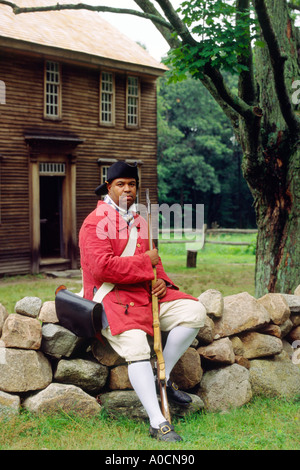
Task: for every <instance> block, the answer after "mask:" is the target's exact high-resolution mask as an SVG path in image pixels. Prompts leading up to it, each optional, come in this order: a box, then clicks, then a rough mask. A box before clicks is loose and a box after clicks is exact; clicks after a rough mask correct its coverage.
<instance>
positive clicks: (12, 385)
mask: <svg viewBox="0 0 300 470" xmlns="http://www.w3.org/2000/svg"><path fill="white" fill-rule="evenodd" d="M51 381H52V368H51V365H50V362H49V361H48V359H47V358H46V357H45V356H44V354H43V353H42V352H41V351H33V350H26V349H9V348H0V390H3V391H4V392H12V393H14V392H16V393H19V392H28V391H30V390H40V389H42V388H45V387H47V386H48V385H49V383H50V382H51Z"/></svg>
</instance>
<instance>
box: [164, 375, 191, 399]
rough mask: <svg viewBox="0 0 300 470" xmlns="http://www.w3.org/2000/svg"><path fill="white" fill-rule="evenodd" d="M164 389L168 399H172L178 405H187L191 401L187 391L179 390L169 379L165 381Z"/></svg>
mask: <svg viewBox="0 0 300 470" xmlns="http://www.w3.org/2000/svg"><path fill="white" fill-rule="evenodd" d="M166 389H167V396H168V398H169V400H172V401H174V402H175V403H178V404H179V405H187V404H188V403H191V401H192V399H191V397H190V396H189V395H188V394H187V393H185V392H182V391H181V390H179V389H178V387H177V385H176V384H175V383H174V382H171V380H170V379H169V380H168V382H167V387H166Z"/></svg>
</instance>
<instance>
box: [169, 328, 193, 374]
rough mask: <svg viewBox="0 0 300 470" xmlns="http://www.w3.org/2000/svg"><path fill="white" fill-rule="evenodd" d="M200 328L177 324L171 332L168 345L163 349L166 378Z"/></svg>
mask: <svg viewBox="0 0 300 470" xmlns="http://www.w3.org/2000/svg"><path fill="white" fill-rule="evenodd" d="M198 331H199V328H186V327H185V326H176V327H175V328H173V330H171V331H170V332H169V335H168V338H167V342H166V345H165V347H164V350H163V356H164V360H165V366H166V380H168V379H169V378H170V373H171V370H172V369H173V367H174V366H175V364H176V362H177V361H178V360H179V359H180V358H181V356H182V354H183V353H184V352H185V351H186V350H187V348H188V347H189V346H190V345H191V344H192V342H193V341H194V339H195V337H196V335H197V333H198Z"/></svg>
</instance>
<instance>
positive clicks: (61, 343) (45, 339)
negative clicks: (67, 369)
mask: <svg viewBox="0 0 300 470" xmlns="http://www.w3.org/2000/svg"><path fill="white" fill-rule="evenodd" d="M82 342H83V340H82V338H79V337H78V336H76V335H74V333H72V332H71V331H70V330H67V329H66V328H64V327H63V326H61V325H55V324H52V323H47V324H45V325H43V327H42V344H41V350H42V351H43V352H44V353H45V354H48V355H49V356H53V357H55V358H57V359H61V358H62V357H63V356H64V357H70V356H71V355H72V354H73V353H74V351H76V349H78V348H79V347H80V345H81V344H82Z"/></svg>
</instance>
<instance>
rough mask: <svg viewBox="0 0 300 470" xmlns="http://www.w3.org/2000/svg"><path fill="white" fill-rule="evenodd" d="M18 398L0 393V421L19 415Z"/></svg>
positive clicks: (19, 401)
mask: <svg viewBox="0 0 300 470" xmlns="http://www.w3.org/2000/svg"><path fill="white" fill-rule="evenodd" d="M20 403H21V400H20V397H19V396H18V395H11V394H10V393H6V392H1V391H0V420H1V418H4V419H6V418H11V417H13V416H16V415H18V414H19V413H20Z"/></svg>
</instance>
